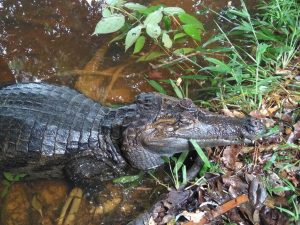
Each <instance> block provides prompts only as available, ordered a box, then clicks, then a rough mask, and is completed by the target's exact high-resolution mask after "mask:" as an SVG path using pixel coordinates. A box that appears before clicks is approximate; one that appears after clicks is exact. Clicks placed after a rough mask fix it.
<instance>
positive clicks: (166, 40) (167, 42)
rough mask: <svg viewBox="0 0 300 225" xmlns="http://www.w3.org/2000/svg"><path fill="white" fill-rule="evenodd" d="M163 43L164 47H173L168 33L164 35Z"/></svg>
mask: <svg viewBox="0 0 300 225" xmlns="http://www.w3.org/2000/svg"><path fill="white" fill-rule="evenodd" d="M162 43H163V44H164V47H166V48H171V47H172V44H173V42H172V40H171V38H170V36H169V35H168V34H167V33H163V35H162Z"/></svg>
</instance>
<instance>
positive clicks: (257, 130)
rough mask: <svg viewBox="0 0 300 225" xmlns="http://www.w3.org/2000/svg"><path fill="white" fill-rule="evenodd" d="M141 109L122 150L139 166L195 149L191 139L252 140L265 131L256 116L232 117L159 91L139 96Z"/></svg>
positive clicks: (204, 142)
mask: <svg viewBox="0 0 300 225" xmlns="http://www.w3.org/2000/svg"><path fill="white" fill-rule="evenodd" d="M135 104H136V107H137V113H136V116H135V118H134V120H131V122H130V123H129V124H128V125H127V126H126V128H125V130H124V132H123V144H122V152H123V154H125V157H126V158H127V160H128V161H129V163H130V164H131V165H132V166H133V167H136V168H138V169H151V168H155V167H157V166H159V165H161V164H163V160H162V158H161V157H162V156H171V155H173V154H175V153H179V152H183V151H187V150H190V149H192V148H191V145H190V142H189V140H190V139H194V140H196V141H197V143H198V144H199V145H200V146H201V147H208V146H210V147H213V146H223V145H231V144H243V143H252V142H253V141H254V140H256V139H258V138H259V137H260V135H261V134H262V133H263V132H264V126H263V124H262V123H261V122H260V121H258V120H256V119H254V118H244V119H239V118H232V117H226V116H223V115H218V114H214V113H210V112H207V111H204V110H202V109H200V108H198V107H197V106H196V105H195V104H194V103H193V102H192V100H190V99H176V98H173V97H170V96H166V95H162V94H157V93H143V94H140V95H138V96H137V97H136V100H135Z"/></svg>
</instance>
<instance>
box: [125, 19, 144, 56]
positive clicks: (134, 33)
mask: <svg viewBox="0 0 300 225" xmlns="http://www.w3.org/2000/svg"><path fill="white" fill-rule="evenodd" d="M143 27H144V26H143V25H141V24H140V25H137V26H136V27H134V28H132V29H131V30H130V31H128V33H127V35H126V38H125V51H127V49H128V48H130V47H131V46H132V45H133V44H134V43H135V42H136V40H137V39H138V38H139V36H140V35H141V32H142V28H143Z"/></svg>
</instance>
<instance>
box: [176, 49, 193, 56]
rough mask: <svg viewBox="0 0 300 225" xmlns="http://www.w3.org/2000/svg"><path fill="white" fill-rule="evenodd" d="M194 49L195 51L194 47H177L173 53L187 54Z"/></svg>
mask: <svg viewBox="0 0 300 225" xmlns="http://www.w3.org/2000/svg"><path fill="white" fill-rule="evenodd" d="M194 51H195V49H194V48H179V49H176V50H175V51H174V52H173V53H174V54H175V55H186V54H189V53H191V52H194Z"/></svg>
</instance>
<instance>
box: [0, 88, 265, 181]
mask: <svg viewBox="0 0 300 225" xmlns="http://www.w3.org/2000/svg"><path fill="white" fill-rule="evenodd" d="M263 130H264V126H263V125H262V123H261V122H260V121H258V120H256V119H253V118H250V117H249V118H244V119H239V118H231V117H226V116H223V115H218V114H213V113H211V112H208V111H205V110H203V109H200V108H198V107H197V106H196V105H195V104H194V103H193V102H192V101H191V100H190V99H176V98H174V97H169V96H166V95H163V94H158V93H142V94H140V95H138V96H137V97H136V99H135V101H134V103H133V104H130V105H127V106H122V107H119V108H108V107H104V106H102V105H100V104H99V103H97V102H95V101H93V100H91V99H89V98H88V97H86V96H84V95H83V94H81V93H79V92H77V91H75V90H72V89H70V88H68V87H64V86H55V85H50V84H44V83H28V84H14V85H11V86H7V87H4V88H2V89H1V90H0V171H12V172H19V173H26V174H28V177H29V178H30V177H31V178H39V177H41V178H43V177H57V176H62V175H64V176H66V177H67V178H69V179H70V180H71V181H72V182H73V183H74V184H76V185H79V186H85V185H89V184H91V183H95V184H97V183H99V182H100V183H101V181H104V180H109V179H112V178H114V177H117V176H120V175H121V174H124V173H126V171H127V170H128V168H136V169H140V170H147V169H152V168H155V167H158V166H160V165H162V164H163V162H164V161H163V159H162V156H171V155H173V154H175V153H179V152H183V151H187V150H189V149H191V146H190V142H189V140H190V139H194V140H196V141H197V142H198V143H199V145H200V146H202V147H206V146H223V145H231V144H242V143H251V142H253V140H255V139H257V138H258V136H259V134H260V133H262V132H263Z"/></svg>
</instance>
